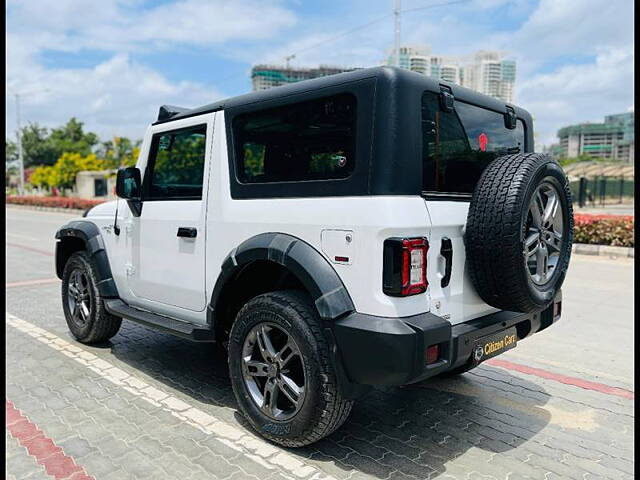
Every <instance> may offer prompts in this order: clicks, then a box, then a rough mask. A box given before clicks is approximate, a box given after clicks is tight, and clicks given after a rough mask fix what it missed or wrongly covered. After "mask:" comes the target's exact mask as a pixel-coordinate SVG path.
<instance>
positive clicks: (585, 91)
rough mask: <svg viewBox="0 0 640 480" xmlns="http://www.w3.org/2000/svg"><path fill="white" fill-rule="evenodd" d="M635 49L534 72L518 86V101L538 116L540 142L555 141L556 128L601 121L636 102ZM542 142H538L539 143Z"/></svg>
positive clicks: (536, 123)
mask: <svg viewBox="0 0 640 480" xmlns="http://www.w3.org/2000/svg"><path fill="white" fill-rule="evenodd" d="M633 57H634V54H633V49H632V47H629V48H626V49H617V50H611V51H608V52H605V53H601V54H599V55H598V56H597V58H596V61H595V62H594V63H587V64H583V65H567V66H565V67H562V68H560V69H558V70H556V71H554V72H552V73H546V74H540V75H533V76H532V77H531V78H529V79H525V80H523V81H522V82H521V83H520V84H519V86H518V89H517V92H516V94H517V98H518V103H519V104H521V105H522V106H523V107H524V108H526V109H528V110H529V111H530V112H531V113H532V114H533V115H534V116H535V129H536V131H537V132H538V135H537V137H538V138H537V145H538V146H539V145H541V144H542V145H549V144H550V143H553V142H555V141H556V137H555V135H556V131H557V130H558V129H559V128H560V127H563V126H566V125H569V124H572V123H577V122H586V121H592V122H602V121H603V117H604V116H605V115H608V114H612V113H621V112H624V111H626V110H627V109H628V106H629V103H632V102H633V97H634V92H633ZM538 142H539V143H538Z"/></svg>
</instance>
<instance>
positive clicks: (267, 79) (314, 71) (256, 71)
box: [251, 65, 358, 91]
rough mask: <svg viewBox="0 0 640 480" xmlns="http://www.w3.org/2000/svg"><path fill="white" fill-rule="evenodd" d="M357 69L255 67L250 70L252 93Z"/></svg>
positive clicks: (324, 66)
mask: <svg viewBox="0 0 640 480" xmlns="http://www.w3.org/2000/svg"><path fill="white" fill-rule="evenodd" d="M352 70H358V69H357V68H342V67H330V66H327V65H320V66H319V67H318V68H293V67H282V66H275V65H256V66H254V67H253V68H252V69H251V83H252V84H253V91H256V90H266V89H268V88H272V87H278V86H280V85H286V84H288V83H294V82H300V81H301V80H308V79H310V78H317V77H326V76H327V75H334V74H336V73H342V72H350V71H352Z"/></svg>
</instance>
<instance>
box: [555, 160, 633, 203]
mask: <svg viewBox="0 0 640 480" xmlns="http://www.w3.org/2000/svg"><path fill="white" fill-rule="evenodd" d="M564 170H565V172H566V174H567V176H568V177H569V182H570V186H571V193H572V195H573V199H574V202H576V203H577V204H578V205H579V206H580V207H584V206H594V207H595V206H604V205H611V204H620V203H628V202H633V198H634V186H635V183H634V176H635V171H634V166H633V165H628V164H620V163H604V162H579V163H574V164H571V165H568V166H567V167H565V169H564Z"/></svg>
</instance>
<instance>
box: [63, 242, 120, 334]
mask: <svg viewBox="0 0 640 480" xmlns="http://www.w3.org/2000/svg"><path fill="white" fill-rule="evenodd" d="M97 284H98V280H97V275H96V269H95V266H94V265H93V262H92V260H91V258H90V257H89V255H88V254H87V253H86V252H84V251H80V252H76V253H74V254H73V255H71V257H69V260H68V261H67V264H66V265H65V267H64V272H63V274H62V309H63V310H64V316H65V318H66V320H67V325H68V327H69V330H70V331H71V334H72V335H73V336H74V337H75V338H76V339H77V340H78V341H80V342H82V343H99V342H104V341H105V340H108V339H110V338H111V337H113V336H114V335H115V334H116V333H118V330H120V325H121V323H122V319H121V318H118V317H114V316H113V315H111V314H110V313H108V312H107V311H106V309H105V307H104V301H103V299H102V297H101V296H100V291H99V290H98V287H97Z"/></svg>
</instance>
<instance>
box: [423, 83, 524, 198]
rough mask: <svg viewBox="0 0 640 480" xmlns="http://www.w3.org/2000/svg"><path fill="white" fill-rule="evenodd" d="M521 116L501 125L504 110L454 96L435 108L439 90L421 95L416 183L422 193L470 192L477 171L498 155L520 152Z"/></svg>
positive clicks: (476, 178) (480, 172)
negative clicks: (451, 102)
mask: <svg viewBox="0 0 640 480" xmlns="http://www.w3.org/2000/svg"><path fill="white" fill-rule="evenodd" d="M524 149H525V133H524V124H523V123H522V120H518V121H517V123H516V128H515V129H513V130H509V129H507V128H506V127H505V126H504V115H503V114H502V113H498V112H494V111H493V110H487V109H484V108H480V107H476V106H474V105H470V104H467V103H463V102H460V101H455V109H454V111H453V112H443V111H442V110H440V104H439V95H438V94H437V93H433V92H425V93H424V94H423V96H422V162H423V163H422V165H423V166H422V185H423V190H424V191H425V192H434V193H456V194H471V193H473V189H474V188H475V186H476V183H477V182H478V179H479V178H480V175H481V174H482V172H483V170H484V169H485V168H486V167H487V165H488V164H489V163H491V161H492V160H494V159H495V158H496V157H498V156H500V155H507V154H511V153H519V152H524V151H525V150H524Z"/></svg>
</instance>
